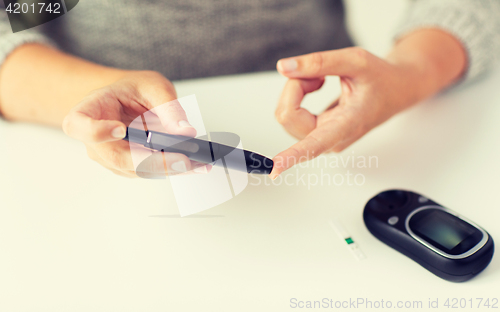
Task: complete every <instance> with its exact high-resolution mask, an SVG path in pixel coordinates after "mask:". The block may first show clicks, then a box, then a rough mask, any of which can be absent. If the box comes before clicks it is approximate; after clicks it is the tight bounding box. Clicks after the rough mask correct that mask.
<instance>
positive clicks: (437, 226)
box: [409, 209, 483, 255]
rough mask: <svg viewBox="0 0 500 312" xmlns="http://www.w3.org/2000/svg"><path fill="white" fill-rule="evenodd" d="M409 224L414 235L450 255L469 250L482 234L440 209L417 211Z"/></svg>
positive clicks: (479, 239)
mask: <svg viewBox="0 0 500 312" xmlns="http://www.w3.org/2000/svg"><path fill="white" fill-rule="evenodd" d="M409 225H410V229H411V230H412V231H413V232H414V233H415V234H416V235H418V236H419V237H421V238H423V239H424V240H425V241H427V242H428V243H430V244H432V245H433V246H434V247H437V248H438V249H440V250H442V251H445V252H446V253H448V254H450V255H459V254H461V253H463V252H464V251H467V250H469V249H470V248H471V247H472V246H475V245H476V244H477V243H479V241H481V238H482V236H483V235H482V233H481V232H480V231H478V230H477V229H476V228H475V227H473V226H472V225H470V224H468V223H467V222H465V221H463V220H461V219H459V218H457V217H455V216H453V215H451V214H449V213H447V212H445V211H443V210H440V209H426V210H422V211H419V212H418V213H416V214H415V215H413V216H412V218H411V219H410V222H409Z"/></svg>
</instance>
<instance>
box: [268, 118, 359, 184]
mask: <svg viewBox="0 0 500 312" xmlns="http://www.w3.org/2000/svg"><path fill="white" fill-rule="evenodd" d="M354 128H355V127H353V125H351V123H350V118H347V116H342V118H334V119H333V120H330V121H329V122H328V123H326V124H324V125H323V126H319V127H318V128H316V129H314V130H313V131H311V133H309V134H308V135H307V136H306V137H305V138H304V139H303V140H301V141H299V142H297V143H295V144H294V145H292V146H291V147H290V148H288V149H286V150H284V151H283V152H281V153H279V154H278V155H276V156H275V157H274V158H273V162H274V167H273V170H272V172H271V173H270V175H269V177H270V178H271V179H273V180H274V179H276V178H277V177H278V176H279V175H280V174H281V173H282V172H283V171H285V170H287V169H289V168H291V167H293V166H294V165H296V164H299V163H302V162H305V161H308V160H311V159H314V158H316V157H317V156H319V155H321V154H322V153H324V152H326V151H328V150H329V149H331V148H332V147H334V146H335V145H336V144H338V143H340V142H342V141H343V140H345V138H347V137H349V135H350V133H351V132H352V130H353V129H354Z"/></svg>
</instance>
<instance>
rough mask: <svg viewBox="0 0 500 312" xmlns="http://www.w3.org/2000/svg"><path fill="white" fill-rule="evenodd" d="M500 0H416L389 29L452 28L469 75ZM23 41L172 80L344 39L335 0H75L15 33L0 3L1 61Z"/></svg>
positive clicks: (481, 57)
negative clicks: (396, 25)
mask: <svg viewBox="0 0 500 312" xmlns="http://www.w3.org/2000/svg"><path fill="white" fill-rule="evenodd" d="M499 16H500V0H419V1H413V3H412V6H411V9H410V11H409V12H408V17H407V18H406V19H405V21H404V23H403V25H402V26H401V28H400V29H399V31H398V32H397V33H396V37H397V36H399V35H403V34H404V33H407V32H409V31H412V30H413V29H415V28H418V27H440V28H443V29H445V30H447V31H449V32H451V33H453V34H455V35H456V36H457V37H458V38H459V39H460V40H461V41H462V43H463V44H464V46H465V47H466V49H467V51H468V56H469V70H468V73H467V75H466V77H467V78H468V79H470V78H473V77H475V76H477V75H478V74H479V73H481V72H483V71H484V70H485V69H486V68H488V67H490V66H491V64H492V62H493V61H494V59H495V55H498V54H500V52H499V51H500V22H499V20H500V19H499V18H498V17H499ZM27 42H39V43H45V44H51V45H54V46H56V47H58V48H59V49H61V50H63V51H66V52H68V53H71V54H74V55H77V56H80V57H82V58H85V59H87V60H90V61H93V62H96V63H99V64H103V65H107V66H113V67H119V68H124V69H147V70H155V71H159V72H161V73H162V74H164V75H165V76H166V77H168V78H169V79H171V80H179V79H188V78H196V77H205V76H215V75H225V74H234V73H243V72H251V71H261V70H272V69H274V68H275V64H276V61H277V60H278V59H279V58H282V57H287V56H293V55H299V54H304V53H309V52H313V51H320V50H330V49H337V48H342V47H346V46H349V45H351V44H352V43H351V41H350V39H349V36H348V35H347V33H346V30H345V27H344V10H343V5H342V2H341V0H308V1H305V0H250V1H248V0H247V1H241V0H217V1H216V0H213V1H207V0H203V1H202V0H171V1H161V0H123V1H111V0H82V1H80V3H79V4H78V5H77V6H76V7H75V8H74V9H73V10H71V11H70V12H68V13H67V14H65V15H64V16H62V17H60V18H58V19H55V20H53V21H51V22H49V23H47V24H44V25H41V26H38V27H36V28H32V29H29V30H25V31H22V32H18V33H14V34H13V33H12V30H11V29H10V26H9V23H8V19H7V14H6V13H5V11H3V10H2V12H0V64H2V63H3V61H4V60H5V57H6V56H7V55H8V54H9V53H10V52H12V51H13V50H14V49H15V48H16V47H18V46H19V45H22V44H24V43H27Z"/></svg>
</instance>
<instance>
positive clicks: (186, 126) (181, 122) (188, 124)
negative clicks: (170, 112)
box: [179, 120, 193, 128]
mask: <svg viewBox="0 0 500 312" xmlns="http://www.w3.org/2000/svg"><path fill="white" fill-rule="evenodd" d="M179 127H181V128H193V126H191V124H190V123H189V122H187V121H185V120H181V121H179Z"/></svg>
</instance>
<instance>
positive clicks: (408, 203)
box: [363, 190, 494, 282]
mask: <svg viewBox="0 0 500 312" xmlns="http://www.w3.org/2000/svg"><path fill="white" fill-rule="evenodd" d="M363 219H364V222H365V224H366V227H367V228H368V230H369V231H370V232H371V233H372V234H373V235H374V236H375V237H377V238H378V239H379V240H381V241H382V242H384V243H386V244H387V245H389V246H391V247H392V248H394V249H396V250H397V251H399V252H401V253H402V254H404V255H406V256H408V257H410V258H411V259H413V260H414V261H416V262H417V263H419V264H420V265H421V266H423V267H424V268H426V269H427V270H429V271H431V272H432V273H434V274H435V275H437V276H439V277H441V278H443V279H446V280H448V281H452V282H463V281H466V280H469V279H471V278H472V277H474V276H475V275H477V274H478V273H479V272H481V271H482V270H483V269H484V268H486V267H487V266H488V264H489V263H490V261H491V258H492V257H493V251H494V244H493V238H492V237H491V236H490V235H489V234H488V232H486V231H485V230H484V229H482V228H481V227H479V226H478V225H476V224H475V223H473V222H472V221H470V220H469V219H467V218H465V217H463V216H462V215H460V214H458V213H456V212H454V211H453V210H451V209H448V208H445V207H443V206H441V205H440V204H438V203H436V202H434V201H432V200H430V199H428V198H427V197H424V196H422V195H420V194H417V193H414V192H410V191H404V190H388V191H385V192H382V193H379V194H377V195H376V196H375V197H373V198H371V199H370V200H369V201H368V203H367V204H366V206H365V209H364V212H363Z"/></svg>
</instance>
